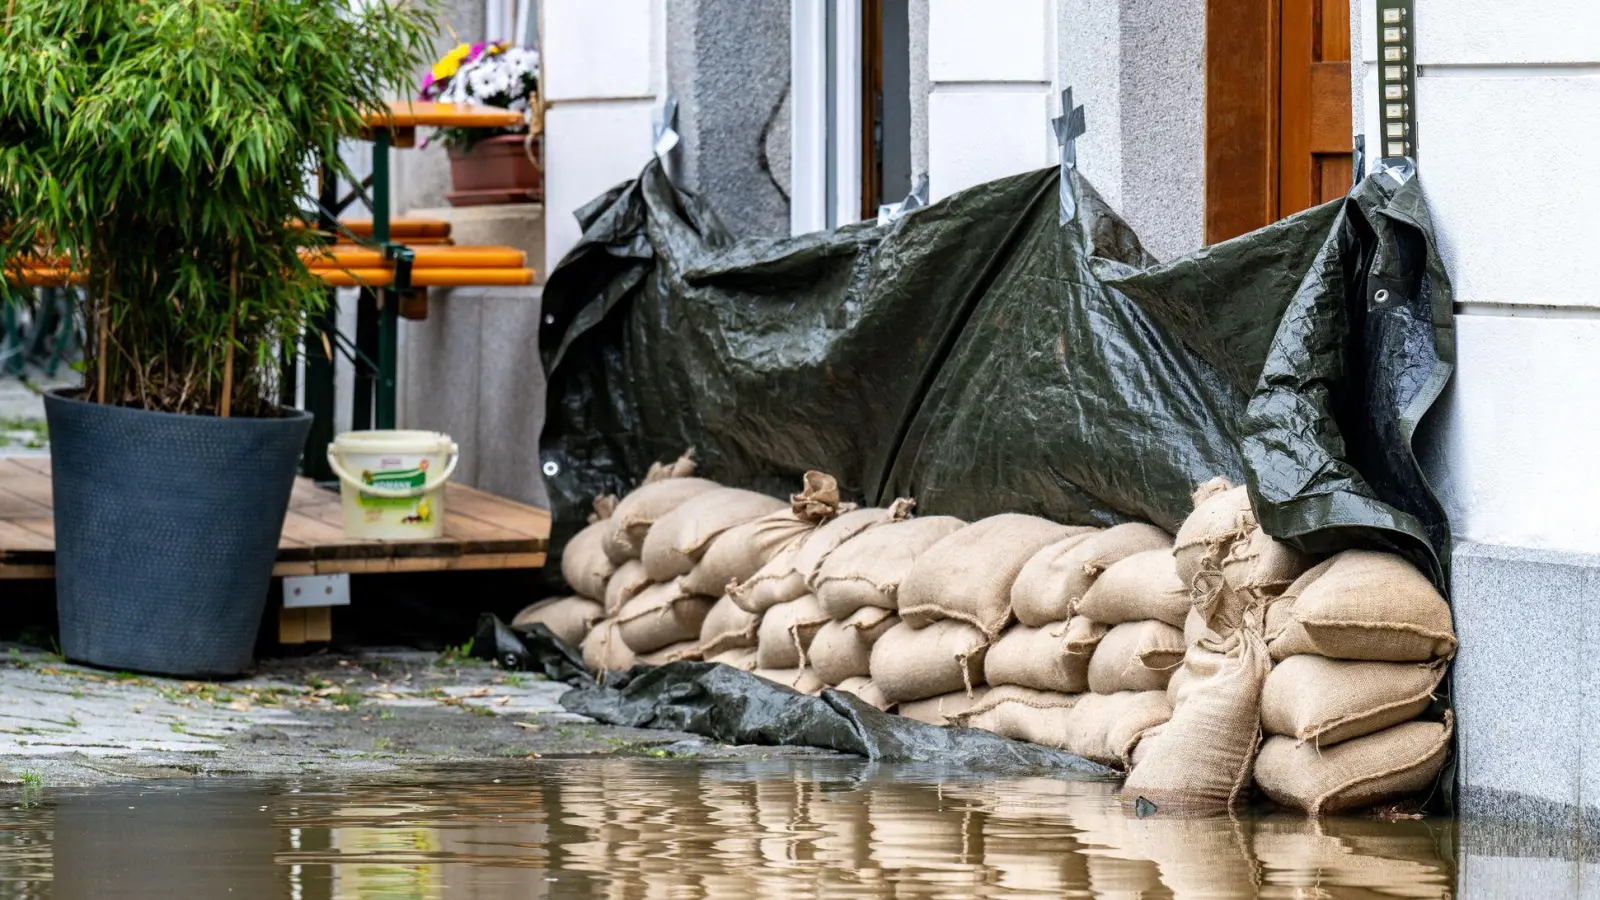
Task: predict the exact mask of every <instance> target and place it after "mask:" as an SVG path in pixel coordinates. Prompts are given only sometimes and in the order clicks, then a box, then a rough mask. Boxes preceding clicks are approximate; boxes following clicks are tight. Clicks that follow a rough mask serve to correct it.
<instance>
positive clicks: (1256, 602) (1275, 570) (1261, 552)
mask: <svg viewBox="0 0 1600 900" xmlns="http://www.w3.org/2000/svg"><path fill="white" fill-rule="evenodd" d="M1314 562H1315V560H1313V559H1312V558H1311V557H1310V556H1307V555H1306V554H1304V553H1301V552H1300V551H1299V550H1296V549H1295V548H1294V547H1291V546H1290V545H1289V544H1287V543H1284V542H1283V541H1280V540H1278V539H1277V538H1275V537H1273V536H1272V535H1269V534H1267V532H1266V531H1265V530H1264V529H1263V528H1262V527H1261V526H1260V525H1252V526H1251V527H1250V529H1249V531H1248V532H1247V533H1246V535H1245V538H1244V540H1242V541H1237V542H1235V543H1234V545H1233V546H1232V548H1230V549H1229V551H1228V553H1227V555H1226V556H1224V557H1223V558H1222V564H1221V569H1222V583H1223V584H1224V585H1226V586H1227V588H1228V590H1230V591H1232V592H1233V593H1234V594H1235V595H1237V596H1239V597H1240V598H1242V599H1243V601H1244V602H1245V604H1246V605H1248V606H1252V607H1257V608H1261V609H1265V608H1266V605H1267V602H1268V601H1269V600H1271V599H1272V598H1273V597H1276V596H1278V595H1279V594H1282V593H1283V592H1284V590H1285V589H1287V588H1288V587H1289V585H1291V584H1293V583H1294V581H1295V579H1297V578H1299V577H1300V576H1301V575H1304V574H1305V572H1306V570H1307V569H1309V568H1311V566H1312V565H1313V563H1314Z"/></svg>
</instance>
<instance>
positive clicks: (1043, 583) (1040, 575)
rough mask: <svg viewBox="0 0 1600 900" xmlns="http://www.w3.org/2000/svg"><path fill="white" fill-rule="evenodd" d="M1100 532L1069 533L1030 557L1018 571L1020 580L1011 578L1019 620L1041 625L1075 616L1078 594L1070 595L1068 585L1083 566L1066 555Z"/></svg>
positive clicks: (1014, 604)
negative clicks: (1074, 596)
mask: <svg viewBox="0 0 1600 900" xmlns="http://www.w3.org/2000/svg"><path fill="white" fill-rule="evenodd" d="M1099 533H1100V532H1099V531H1098V530H1095V529H1090V530H1085V531H1080V532H1078V533H1076V534H1069V535H1067V536H1066V537H1064V538H1061V539H1060V540H1057V541H1052V542H1050V543H1048V544H1046V545H1044V546H1043V547H1040V548H1039V549H1038V550H1037V551H1035V552H1034V554H1033V555H1032V556H1030V557H1028V561H1027V562H1025V563H1023V564H1022V570H1021V571H1020V572H1018V573H1017V580H1016V581H1013V582H1011V612H1012V614H1013V615H1015V616H1016V617H1017V621H1018V622H1021V623H1022V624H1024V625H1027V626H1030V627H1033V628H1040V627H1043V626H1044V625H1047V624H1049V623H1051V622H1064V621H1066V620H1067V619H1070V618H1072V607H1073V604H1074V602H1075V599H1076V598H1073V597H1069V596H1067V594H1066V589H1067V587H1066V586H1067V584H1068V583H1069V582H1072V581H1075V580H1077V579H1078V578H1079V577H1080V576H1081V574H1082V570H1083V566H1082V565H1081V564H1079V563H1077V562H1074V561H1072V560H1069V559H1066V558H1065V557H1066V555H1067V554H1068V553H1069V552H1070V551H1071V550H1072V549H1073V548H1074V547H1077V546H1078V545H1079V544H1081V543H1083V542H1084V541H1086V540H1088V539H1089V538H1091V537H1093V536H1094V535H1096V534H1099Z"/></svg>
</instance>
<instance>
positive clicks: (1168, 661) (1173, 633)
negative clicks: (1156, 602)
mask: <svg viewBox="0 0 1600 900" xmlns="http://www.w3.org/2000/svg"><path fill="white" fill-rule="evenodd" d="M1183 649H1184V645H1183V632H1181V631H1179V630H1178V629H1176V628H1173V627H1172V626H1171V625H1168V624H1167V623H1165V622H1157V621H1155V620H1154V619H1147V620H1145V621H1143V622H1124V623H1123V624H1121V625H1116V626H1113V627H1112V628H1111V630H1110V631H1107V632H1106V633H1105V636H1104V637H1102V638H1101V639H1100V645H1099V646H1098V647H1095V649H1094V655H1093V656H1092V657H1090V659H1089V690H1091V691H1094V692H1095V693H1096V694H1116V693H1120V692H1122V691H1160V690H1165V689H1166V687H1167V679H1169V678H1171V677H1172V670H1173V669H1176V668H1177V667H1178V664H1179V663H1181V662H1182V661H1183Z"/></svg>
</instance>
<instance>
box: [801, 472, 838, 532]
mask: <svg viewBox="0 0 1600 900" xmlns="http://www.w3.org/2000/svg"><path fill="white" fill-rule="evenodd" d="M789 508H790V510H792V511H793V512H794V514H795V515H796V516H798V517H799V518H801V519H804V520H806V521H807V522H812V523H818V524H820V523H822V522H826V521H828V520H829V519H831V518H833V517H834V516H837V515H838V514H839V513H840V512H841V511H842V510H840V508H839V480H838V479H836V478H834V477H833V476H832V475H827V474H824V473H822V472H817V471H814V470H813V471H809V472H806V474H805V475H804V476H803V478H802V485H801V489H800V493H798V494H790V495H789Z"/></svg>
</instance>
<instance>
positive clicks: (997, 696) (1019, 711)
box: [901, 685, 1172, 768]
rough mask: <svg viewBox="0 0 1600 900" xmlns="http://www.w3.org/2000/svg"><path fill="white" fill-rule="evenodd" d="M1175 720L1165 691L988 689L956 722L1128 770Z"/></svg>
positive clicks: (1011, 686) (1011, 687) (1006, 687)
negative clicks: (1137, 751) (1148, 741)
mask: <svg viewBox="0 0 1600 900" xmlns="http://www.w3.org/2000/svg"><path fill="white" fill-rule="evenodd" d="M901 708H902V710H903V709H904V706H902V707H901ZM903 714H904V713H903V712H902V715H903ZM1171 715H1172V707H1171V705H1170V704H1168V703H1167V697H1166V695H1165V694H1163V693H1162V692H1161V691H1143V692H1137V693H1135V692H1126V693H1121V694H1104V695H1102V694H1061V693H1057V692H1055V691H1036V690H1033V689H1031V688H1025V687H1019V686H1017V685H1005V686H1003V687H992V688H990V689H989V693H988V695H987V696H985V697H984V698H983V700H981V701H979V702H978V703H976V704H974V705H973V706H972V707H971V709H969V710H968V711H967V712H966V713H965V714H964V715H961V716H958V717H957V722H958V723H959V724H964V725H967V726H968V727H971V728H982V729H984V730H985V731H992V732H994V733H995V734H998V735H1001V736H1003V737H1008V738H1011V739H1013V740H1019V741H1031V742H1032V743H1035V744H1043V745H1045V746H1048V747H1055V748H1058V749H1061V750H1065V751H1067V752H1068V753H1074V754H1077V755H1078V756H1081V757H1083V758H1084V759H1089V760H1093V761H1095V762H1097V763H1100V764H1102V765H1107V766H1117V767H1119V768H1126V767H1127V766H1128V763H1129V760H1130V758H1131V757H1132V755H1133V750H1134V748H1135V747H1136V746H1137V745H1138V744H1139V741H1140V738H1141V737H1143V736H1144V734H1145V733H1146V732H1148V731H1150V730H1151V729H1152V728H1155V727H1157V726H1159V725H1161V724H1162V723H1163V722H1165V721H1167V719H1168V718H1170V717H1171Z"/></svg>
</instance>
